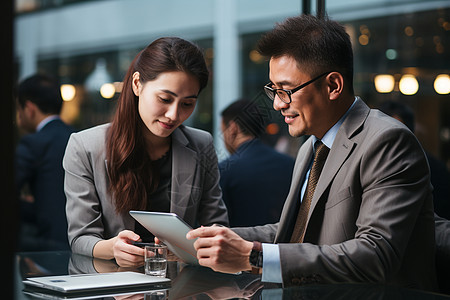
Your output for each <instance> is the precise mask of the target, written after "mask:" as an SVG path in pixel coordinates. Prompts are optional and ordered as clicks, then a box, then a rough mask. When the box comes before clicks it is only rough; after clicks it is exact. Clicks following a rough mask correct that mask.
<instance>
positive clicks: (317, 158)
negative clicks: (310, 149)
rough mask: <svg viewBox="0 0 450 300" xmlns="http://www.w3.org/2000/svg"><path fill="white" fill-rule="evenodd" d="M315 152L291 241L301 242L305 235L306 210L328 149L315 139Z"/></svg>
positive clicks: (307, 210) (309, 204)
mask: <svg viewBox="0 0 450 300" xmlns="http://www.w3.org/2000/svg"><path fill="white" fill-rule="evenodd" d="M314 145H315V148H316V153H315V155H314V161H313V165H312V167H311V172H310V174H309V179H308V183H307V185H306V190H305V195H304V196H303V201H302V203H301V204H300V209H299V210H298V216H297V221H296V222H295V227H294V230H293V232H292V237H291V243H302V242H303V238H304V237H305V229H306V228H305V227H306V220H307V219H308V212H309V208H310V206H311V200H312V198H313V195H314V191H315V190H316V185H317V182H318V181H319V176H320V173H321V172H322V169H323V166H324V165H325V161H326V160H327V156H328V152H330V149H328V147H327V146H325V145H324V144H323V143H322V142H321V141H317V142H316V143H315V144H314Z"/></svg>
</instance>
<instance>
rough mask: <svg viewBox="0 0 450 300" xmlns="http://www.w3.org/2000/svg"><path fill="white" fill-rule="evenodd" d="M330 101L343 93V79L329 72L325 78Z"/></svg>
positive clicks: (337, 73) (335, 73) (339, 74)
mask: <svg viewBox="0 0 450 300" xmlns="http://www.w3.org/2000/svg"><path fill="white" fill-rule="evenodd" d="M326 82H327V85H328V94H329V98H330V100H332V101H333V100H336V99H338V98H339V97H340V96H341V95H342V92H343V91H344V77H343V76H342V75H341V73H339V72H331V73H330V74H328V75H327V77H326Z"/></svg>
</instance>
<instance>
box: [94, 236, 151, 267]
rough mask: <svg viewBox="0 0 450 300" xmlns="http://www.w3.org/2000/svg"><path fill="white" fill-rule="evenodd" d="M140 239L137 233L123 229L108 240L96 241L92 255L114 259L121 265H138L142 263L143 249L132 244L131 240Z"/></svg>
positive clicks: (136, 240)
mask: <svg viewBox="0 0 450 300" xmlns="http://www.w3.org/2000/svg"><path fill="white" fill-rule="evenodd" d="M138 241H141V238H140V237H139V235H137V234H136V233H134V232H133V231H130V230H124V231H121V232H119V234H118V235H117V236H115V237H113V238H111V239H109V240H103V241H100V242H98V243H97V244H96V245H95V246H94V251H93V255H94V257H97V258H101V259H113V258H115V259H116V263H117V264H118V265H119V266H121V267H140V266H142V265H144V249H142V248H140V247H137V246H134V245H133V242H138Z"/></svg>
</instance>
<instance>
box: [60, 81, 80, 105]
mask: <svg viewBox="0 0 450 300" xmlns="http://www.w3.org/2000/svg"><path fill="white" fill-rule="evenodd" d="M59 89H60V91H61V97H62V98H63V100H64V101H72V100H73V98H75V93H76V89H75V87H74V86H73V85H71V84H62V85H61V87H60V88H59Z"/></svg>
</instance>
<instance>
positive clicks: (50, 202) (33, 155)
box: [15, 74, 74, 251]
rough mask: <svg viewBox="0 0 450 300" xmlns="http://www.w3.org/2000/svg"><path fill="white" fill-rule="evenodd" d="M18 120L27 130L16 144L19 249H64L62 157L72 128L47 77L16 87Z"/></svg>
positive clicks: (38, 76)
mask: <svg viewBox="0 0 450 300" xmlns="http://www.w3.org/2000/svg"><path fill="white" fill-rule="evenodd" d="M16 97H17V102H18V105H17V124H18V126H19V128H20V129H22V130H23V131H24V132H26V133H28V134H27V135H25V136H23V137H22V138H21V140H20V141H19V143H18V145H17V149H16V157H15V169H16V188H17V189H16V190H17V191H18V193H19V194H20V195H19V198H20V214H21V221H22V223H21V224H22V226H21V231H20V235H19V245H18V248H19V250H20V251H44V250H60V249H69V244H68V240H67V220H66V213H65V205H66V198H65V195H64V170H63V167H62V158H63V155H64V151H65V149H66V145H67V141H68V139H69V136H70V134H71V133H72V132H73V131H74V130H73V129H72V127H70V126H68V125H66V124H65V123H64V122H63V121H62V120H61V119H60V117H59V113H60V111H61V107H62V103H63V100H62V98H61V93H60V89H59V84H58V82H57V81H56V80H54V79H53V78H52V77H50V76H47V75H43V74H36V75H33V76H31V77H28V78H26V79H25V80H24V81H22V82H21V83H20V84H19V86H18V89H17V94H16Z"/></svg>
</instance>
